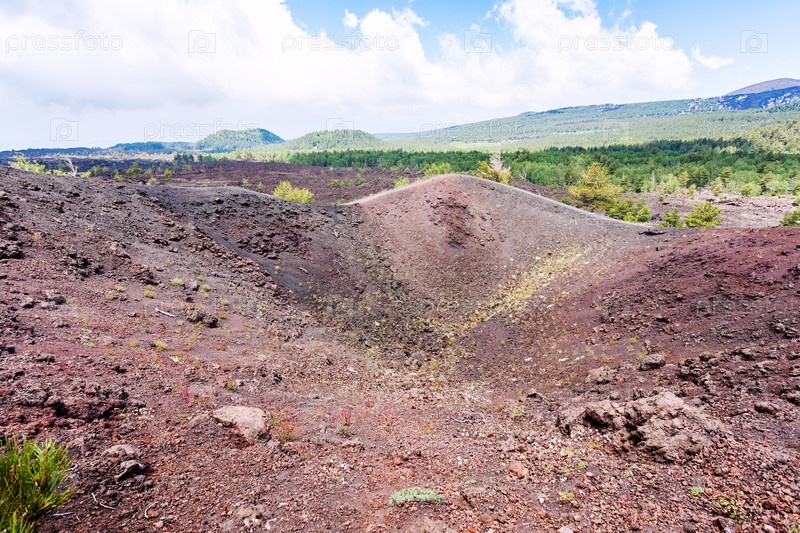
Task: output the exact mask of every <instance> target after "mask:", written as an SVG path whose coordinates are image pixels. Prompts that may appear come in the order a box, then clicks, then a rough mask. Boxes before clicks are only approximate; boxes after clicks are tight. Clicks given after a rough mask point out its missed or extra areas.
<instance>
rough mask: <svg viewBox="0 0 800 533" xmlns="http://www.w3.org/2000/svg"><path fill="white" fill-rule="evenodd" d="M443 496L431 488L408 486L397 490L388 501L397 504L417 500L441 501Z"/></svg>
mask: <svg viewBox="0 0 800 533" xmlns="http://www.w3.org/2000/svg"><path fill="white" fill-rule="evenodd" d="M443 500H444V498H442V497H441V496H439V495H438V494H436V493H435V492H434V491H432V490H431V489H421V488H419V487H409V488H407V489H403V490H400V491H397V492H396V493H395V494H394V496H392V499H391V500H389V503H391V504H392V505H397V504H399V503H403V502H410V501H418V502H441V501H443Z"/></svg>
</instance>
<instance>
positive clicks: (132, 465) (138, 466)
mask: <svg viewBox="0 0 800 533" xmlns="http://www.w3.org/2000/svg"><path fill="white" fill-rule="evenodd" d="M119 468H120V473H119V474H117V475H116V476H114V479H116V480H117V481H122V480H123V479H126V478H129V477H131V476H135V475H136V474H141V473H143V472H144V471H145V466H144V464H142V463H140V462H139V461H137V460H136V459H129V460H127V461H122V462H121V463H120V464H119Z"/></svg>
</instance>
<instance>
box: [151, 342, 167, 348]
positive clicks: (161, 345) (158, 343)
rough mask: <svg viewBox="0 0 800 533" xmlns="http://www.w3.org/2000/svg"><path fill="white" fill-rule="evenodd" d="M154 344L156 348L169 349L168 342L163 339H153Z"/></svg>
mask: <svg viewBox="0 0 800 533" xmlns="http://www.w3.org/2000/svg"><path fill="white" fill-rule="evenodd" d="M153 346H154V347H155V349H156V350H166V349H167V344H166V343H165V342H161V341H153Z"/></svg>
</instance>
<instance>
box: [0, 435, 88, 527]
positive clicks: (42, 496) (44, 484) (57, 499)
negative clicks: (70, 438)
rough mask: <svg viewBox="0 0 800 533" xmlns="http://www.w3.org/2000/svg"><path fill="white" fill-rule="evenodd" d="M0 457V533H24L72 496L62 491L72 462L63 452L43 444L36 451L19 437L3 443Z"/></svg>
mask: <svg viewBox="0 0 800 533" xmlns="http://www.w3.org/2000/svg"><path fill="white" fill-rule="evenodd" d="M3 448H4V452H3V455H2V456H0V531H3V532H8V533H28V532H31V533H32V532H33V531H34V523H35V522H36V520H38V519H39V518H41V517H43V516H44V515H46V514H47V513H49V512H52V511H54V510H55V509H58V508H59V507H61V506H62V505H64V503H66V501H67V500H69V498H70V497H71V496H72V492H73V489H72V487H65V488H62V484H63V483H64V480H66V479H67V476H68V475H69V469H70V466H71V465H72V462H71V461H70V459H69V455H68V453H67V449H66V448H64V447H62V446H60V445H58V444H56V443H55V442H54V441H52V440H47V441H45V442H44V444H43V445H42V446H41V447H40V446H39V445H38V444H36V443H35V442H33V441H29V440H27V439H26V438H24V437H23V439H22V442H20V441H19V439H17V438H16V437H13V438H8V439H6V440H5V442H4V445H3Z"/></svg>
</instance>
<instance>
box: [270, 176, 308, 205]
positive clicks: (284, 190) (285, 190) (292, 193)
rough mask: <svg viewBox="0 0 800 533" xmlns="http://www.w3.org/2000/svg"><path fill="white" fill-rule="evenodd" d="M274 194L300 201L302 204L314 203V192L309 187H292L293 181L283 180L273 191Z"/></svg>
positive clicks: (292, 200)
mask: <svg viewBox="0 0 800 533" xmlns="http://www.w3.org/2000/svg"><path fill="white" fill-rule="evenodd" d="M272 196H275V197H277V198H281V199H283V200H289V201H291V202H299V203H301V204H312V203H314V193H313V192H311V191H309V190H308V189H300V188H299V187H292V184H291V182H288V181H282V182H280V183H279V184H278V186H277V187H275V189H273V191H272Z"/></svg>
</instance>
